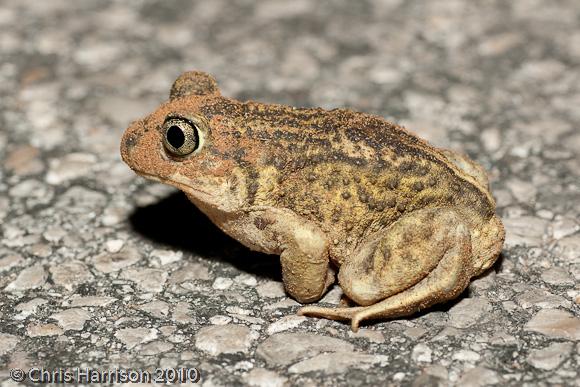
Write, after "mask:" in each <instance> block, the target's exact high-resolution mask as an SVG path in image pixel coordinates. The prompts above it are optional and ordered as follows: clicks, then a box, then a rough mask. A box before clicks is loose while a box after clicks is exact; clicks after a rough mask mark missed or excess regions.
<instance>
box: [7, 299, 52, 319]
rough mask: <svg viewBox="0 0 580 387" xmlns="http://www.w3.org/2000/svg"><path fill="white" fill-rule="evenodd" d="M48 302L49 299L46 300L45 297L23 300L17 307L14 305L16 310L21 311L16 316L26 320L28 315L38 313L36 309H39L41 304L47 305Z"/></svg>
mask: <svg viewBox="0 0 580 387" xmlns="http://www.w3.org/2000/svg"><path fill="white" fill-rule="evenodd" d="M46 303H48V301H47V300H45V299H44V298H39V297H38V298H33V299H32V300H30V301H26V302H22V303H20V304H18V305H16V307H14V309H15V310H18V311H20V313H19V314H17V315H15V316H14V318H15V319H16V320H24V319H26V318H27V317H28V316H30V315H32V314H34V313H36V310H37V309H38V307H39V306H41V305H45V304H46Z"/></svg>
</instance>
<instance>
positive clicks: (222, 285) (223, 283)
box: [211, 277, 234, 290]
mask: <svg viewBox="0 0 580 387" xmlns="http://www.w3.org/2000/svg"><path fill="white" fill-rule="evenodd" d="M233 283H234V281H233V280H232V279H231V278H227V277H217V278H216V279H215V280H214V281H213V285H212V286H211V287H212V288H214V289H216V290H225V289H227V288H229V287H230V286H232V285H233Z"/></svg>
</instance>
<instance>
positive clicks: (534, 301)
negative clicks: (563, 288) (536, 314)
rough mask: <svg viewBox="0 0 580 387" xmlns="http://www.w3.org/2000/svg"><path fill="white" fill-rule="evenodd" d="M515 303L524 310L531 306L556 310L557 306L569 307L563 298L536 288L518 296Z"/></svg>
mask: <svg viewBox="0 0 580 387" xmlns="http://www.w3.org/2000/svg"><path fill="white" fill-rule="evenodd" d="M516 301H517V302H518V304H519V305H520V306H521V307H522V308H524V309H528V308H531V307H533V306H536V307H539V308H557V307H559V306H566V307H569V306H570V301H568V300H567V299H565V298H564V297H561V296H558V295H556V294H553V293H550V292H548V291H547V290H544V289H537V288H532V289H530V290H526V291H524V292H522V293H520V294H518V296H517V297H516Z"/></svg>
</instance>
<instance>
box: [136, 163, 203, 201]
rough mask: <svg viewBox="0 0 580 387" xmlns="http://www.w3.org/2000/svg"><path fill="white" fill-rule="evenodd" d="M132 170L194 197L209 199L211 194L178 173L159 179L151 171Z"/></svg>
mask: <svg viewBox="0 0 580 387" xmlns="http://www.w3.org/2000/svg"><path fill="white" fill-rule="evenodd" d="M134 171H135V172H136V173H137V174H138V175H139V176H143V177H144V178H146V179H149V180H153V181H157V182H159V183H162V184H168V185H171V186H173V187H175V188H177V189H179V190H181V191H183V192H185V193H186V194H189V195H192V196H194V197H199V198H200V199H209V198H211V197H212V196H213V195H211V194H210V193H209V192H207V191H204V190H201V189H199V188H196V187H193V184H192V181H191V180H190V179H188V178H187V177H185V176H183V175H181V174H179V173H176V174H173V175H171V176H168V177H167V178H166V179H161V178H160V177H159V176H157V175H153V174H151V173H147V172H143V171H139V170H137V169H134Z"/></svg>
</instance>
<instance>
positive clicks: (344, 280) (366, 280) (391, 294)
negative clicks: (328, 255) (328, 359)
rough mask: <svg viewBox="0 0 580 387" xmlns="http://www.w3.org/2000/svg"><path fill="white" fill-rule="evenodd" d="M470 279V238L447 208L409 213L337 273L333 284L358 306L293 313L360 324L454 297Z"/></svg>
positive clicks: (401, 314) (462, 224) (305, 309)
mask: <svg viewBox="0 0 580 387" xmlns="http://www.w3.org/2000/svg"><path fill="white" fill-rule="evenodd" d="M472 275H473V265H472V254H471V237H470V233H469V229H468V228H467V226H466V225H465V223H464V222H463V221H462V219H461V218H460V216H459V215H458V214H457V212H455V211H454V210H451V209H446V208H432V209H423V210H419V211H415V212H413V213H410V214H407V215H405V216H403V217H402V218H400V219H399V220H398V221H397V222H396V223H394V224H393V225H391V226H390V227H389V228H388V229H386V230H384V231H382V232H380V233H378V234H377V235H375V236H374V237H373V238H371V239H370V240H369V241H367V242H366V243H364V244H363V245H362V247H361V248H360V249H359V251H357V252H356V253H355V254H354V255H353V256H352V258H351V259H348V260H347V261H346V262H345V264H344V265H343V266H342V267H341V268H340V272H339V276H338V278H339V283H340V286H341V287H342V289H343V290H344V292H345V293H346V295H347V296H348V297H350V298H351V299H352V300H354V301H355V302H356V303H358V304H359V305H363V306H360V307H354V308H337V309H333V308H323V307H317V306H307V307H304V308H301V309H300V310H299V312H298V313H299V314H301V315H308V316H316V317H323V318H329V319H334V320H350V321H351V327H352V329H353V330H354V331H356V330H358V326H359V324H360V322H361V321H363V320H368V319H374V318H392V317H400V316H407V315H410V314H413V313H415V312H417V311H419V310H420V309H423V308H426V307H429V306H431V305H433V304H436V303H439V302H443V301H447V300H450V299H453V298H455V297H457V296H458V295H459V294H460V293H461V292H462V291H463V290H464V289H465V288H466V287H467V285H468V284H469V280H470V278H471V276H472Z"/></svg>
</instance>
